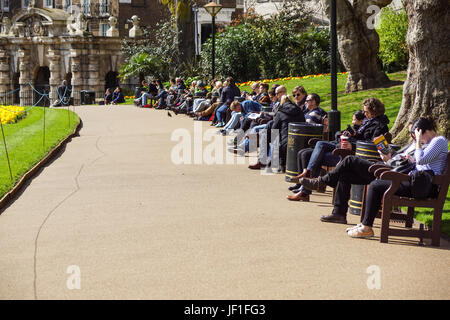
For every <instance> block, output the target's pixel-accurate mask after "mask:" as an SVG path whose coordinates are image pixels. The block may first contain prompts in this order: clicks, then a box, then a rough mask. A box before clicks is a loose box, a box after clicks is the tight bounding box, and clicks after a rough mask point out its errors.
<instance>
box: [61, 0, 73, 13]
mask: <svg viewBox="0 0 450 320" xmlns="http://www.w3.org/2000/svg"><path fill="white" fill-rule="evenodd" d="M63 7H64V10H65V11H67V12H69V13H71V12H70V11H72V0H63Z"/></svg>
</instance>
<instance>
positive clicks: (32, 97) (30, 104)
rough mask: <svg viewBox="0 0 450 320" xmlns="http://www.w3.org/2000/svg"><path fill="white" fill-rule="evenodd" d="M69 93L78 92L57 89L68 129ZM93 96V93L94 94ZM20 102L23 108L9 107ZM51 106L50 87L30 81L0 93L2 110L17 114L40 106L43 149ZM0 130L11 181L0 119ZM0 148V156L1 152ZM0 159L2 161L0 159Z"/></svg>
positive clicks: (69, 117) (11, 165)
mask: <svg viewBox="0 0 450 320" xmlns="http://www.w3.org/2000/svg"><path fill="white" fill-rule="evenodd" d="M71 94H78V93H77V92H75V93H73V92H70V89H69V88H68V87H66V89H65V91H64V92H60V90H58V91H57V101H56V102H58V103H59V104H60V106H64V107H67V120H68V121H67V126H68V129H70V127H71V125H72V122H73V120H72V117H71V110H70V102H71V101H72V100H73V99H72V97H71ZM94 96H95V95H94ZM19 102H20V104H21V105H22V106H26V107H24V109H23V110H18V111H16V110H13V109H11V108H9V107H8V106H10V105H18V104H19ZM49 106H51V101H50V88H49V87H48V86H47V87H46V86H41V87H38V88H36V87H34V86H33V85H32V84H31V83H29V82H28V83H26V84H25V85H23V86H22V88H16V89H14V90H11V91H8V92H2V93H0V111H2V112H4V111H6V112H12V113H16V114H17V115H20V114H23V113H25V114H26V113H27V112H29V111H30V110H32V109H34V108H36V107H42V110H43V117H42V132H41V133H42V147H43V150H45V148H46V131H47V129H48V128H46V113H47V112H48V111H46V109H47V107H49ZM74 108H75V106H73V110H72V111H75V109H74ZM0 129H1V130H0V131H1V135H2V137H1V140H0V141H1V143H0V145H1V144H3V149H4V151H5V161H6V162H7V164H8V169H9V176H10V179H11V181H13V180H14V175H13V168H14V163H12V162H11V159H10V154H9V151H8V141H7V136H6V135H5V130H4V125H3V123H2V121H0ZM2 151H3V150H1V148H0V156H1V155H2V154H3V152H2ZM0 161H3V160H1V159H0Z"/></svg>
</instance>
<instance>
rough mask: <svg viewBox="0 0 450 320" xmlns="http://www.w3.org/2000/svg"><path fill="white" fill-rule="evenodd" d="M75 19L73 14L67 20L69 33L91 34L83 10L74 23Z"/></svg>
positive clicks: (74, 34) (73, 34) (76, 34)
mask: <svg viewBox="0 0 450 320" xmlns="http://www.w3.org/2000/svg"><path fill="white" fill-rule="evenodd" d="M73 20H74V18H73V15H72V16H71V19H69V20H68V22H67V30H68V31H69V34H70V35H71V36H87V35H90V33H89V32H88V31H87V30H88V20H87V18H86V16H85V15H84V13H83V12H80V13H79V14H78V15H77V16H76V18H75V22H74V23H72V21H73Z"/></svg>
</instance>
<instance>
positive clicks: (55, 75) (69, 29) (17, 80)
mask: <svg viewBox="0 0 450 320" xmlns="http://www.w3.org/2000/svg"><path fill="white" fill-rule="evenodd" d="M88 26H89V21H88V20H87V19H85V18H83V15H78V16H76V17H75V16H71V15H70V14H69V13H67V12H66V11H64V10H61V9H54V8H37V7H28V8H26V9H23V10H20V11H18V13H17V14H15V15H14V16H13V17H12V18H9V17H3V19H2V26H1V33H0V93H3V95H2V94H0V98H1V97H3V98H4V100H6V99H9V100H8V102H9V103H20V104H21V105H30V104H35V103H36V101H37V100H38V99H39V95H37V96H36V94H37V92H41V93H44V92H45V93H49V98H50V103H52V102H54V101H56V100H57V98H58V93H57V88H58V86H59V85H61V82H62V80H67V82H68V83H69V84H70V85H71V86H72V93H73V94H72V96H73V99H74V103H75V104H79V103H80V92H81V91H82V90H87V89H89V90H93V91H96V92H97V95H98V96H99V95H101V94H102V93H101V92H104V89H105V85H108V86H112V85H115V84H117V74H118V70H119V67H120V64H121V63H122V53H121V39H120V37H98V36H94V35H93V34H92V33H91V32H90V31H89V30H88V29H89V28H88ZM30 84H31V85H32V86H30ZM33 88H34V89H36V90H34V89H33ZM14 90H16V91H18V97H17V96H15V97H14V98H13V99H12V101H11V97H10V96H7V95H6V93H7V92H10V91H14ZM1 102H2V101H0V103H1ZM3 102H5V101H3Z"/></svg>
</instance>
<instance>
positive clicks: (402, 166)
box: [392, 160, 416, 174]
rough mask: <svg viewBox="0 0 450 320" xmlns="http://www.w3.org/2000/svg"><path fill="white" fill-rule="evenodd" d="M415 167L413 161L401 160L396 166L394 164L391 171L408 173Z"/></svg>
mask: <svg viewBox="0 0 450 320" xmlns="http://www.w3.org/2000/svg"><path fill="white" fill-rule="evenodd" d="M415 168H416V164H415V163H414V162H410V161H408V160H403V161H402V162H400V163H399V164H398V165H397V166H395V168H394V169H392V171H395V172H398V173H404V174H408V173H410V172H411V171H413V170H414V169H415Z"/></svg>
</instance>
